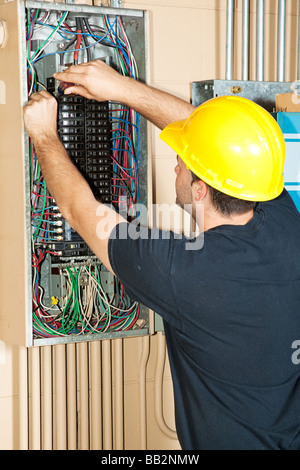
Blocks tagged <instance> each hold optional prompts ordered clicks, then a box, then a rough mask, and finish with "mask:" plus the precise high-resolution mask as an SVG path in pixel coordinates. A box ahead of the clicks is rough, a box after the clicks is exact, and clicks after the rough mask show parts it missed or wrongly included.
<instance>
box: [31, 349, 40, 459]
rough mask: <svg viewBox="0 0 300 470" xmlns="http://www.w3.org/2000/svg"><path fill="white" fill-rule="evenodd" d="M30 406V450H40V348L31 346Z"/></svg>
mask: <svg viewBox="0 0 300 470" xmlns="http://www.w3.org/2000/svg"><path fill="white" fill-rule="evenodd" d="M29 368H30V393H31V406H30V408H29V410H30V414H31V420H30V422H31V446H30V450H41V427H40V426H41V415H40V410H41V390H40V348H39V347H34V348H31V350H30V353H29Z"/></svg>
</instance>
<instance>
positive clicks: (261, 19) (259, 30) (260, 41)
mask: <svg viewBox="0 0 300 470" xmlns="http://www.w3.org/2000/svg"><path fill="white" fill-rule="evenodd" d="M264 50H265V1H264V0H257V2H256V80H257V81H258V82H262V81H263V80H264V63H265V53H264Z"/></svg>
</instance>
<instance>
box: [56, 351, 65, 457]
mask: <svg viewBox="0 0 300 470" xmlns="http://www.w3.org/2000/svg"><path fill="white" fill-rule="evenodd" d="M55 392H56V399H55V419H56V421H55V422H56V446H55V449H54V450H65V449H67V407H66V350H65V345H63V344H58V345H56V346H55Z"/></svg>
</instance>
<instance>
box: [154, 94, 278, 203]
mask: <svg viewBox="0 0 300 470" xmlns="http://www.w3.org/2000/svg"><path fill="white" fill-rule="evenodd" d="M160 137H161V139H162V140H163V141H165V142H166V143H167V144H168V145H170V147H171V148H172V149H173V150H175V152H176V153H177V154H178V155H179V157H180V158H181V159H182V160H183V161H184V163H185V164H186V165H187V167H188V168H189V169H190V170H191V171H192V172H193V173H194V174H195V175H197V176H198V177H199V178H200V179H201V180H203V181H205V182H206V183H207V184H209V185H210V186H212V187H213V188H215V189H217V190H219V191H222V192H223V193H225V194H228V195H229V196H233V197H236V198H238V199H245V200H249V201H268V200H270V199H274V198H276V197H277V196H279V194H281V192H282V190H283V187H284V180H283V166H284V160H285V142H284V137H283V134H282V132H281V129H280V127H279V125H278V124H277V122H276V121H275V119H274V118H273V117H272V116H271V114H269V113H268V112H267V111H266V110H265V109H264V108H262V107H261V106H259V105H257V104H256V103H254V102H253V101H250V100H248V99H246V98H241V97H236V96H222V97H218V98H213V99H211V100H209V101H206V102H205V103H204V104H202V105H201V106H199V107H198V108H197V109H196V110H195V111H194V112H193V113H192V114H191V116H190V117H189V118H188V119H187V120H183V121H176V122H174V123H171V124H169V125H168V126H167V127H165V128H164V129H163V130H162V132H161V134H160Z"/></svg>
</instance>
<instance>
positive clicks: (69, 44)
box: [59, 36, 77, 66]
mask: <svg viewBox="0 0 300 470" xmlns="http://www.w3.org/2000/svg"><path fill="white" fill-rule="evenodd" d="M76 40H77V36H74V37H73V38H72V39H71V40H70V41H69V42H67V44H66V45H65V46H64V48H63V49H62V51H63V52H66V51H67V50H68V49H69V47H70V46H72V44H74V42H75V41H76ZM59 63H60V65H61V66H62V65H64V54H60V57H59Z"/></svg>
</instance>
